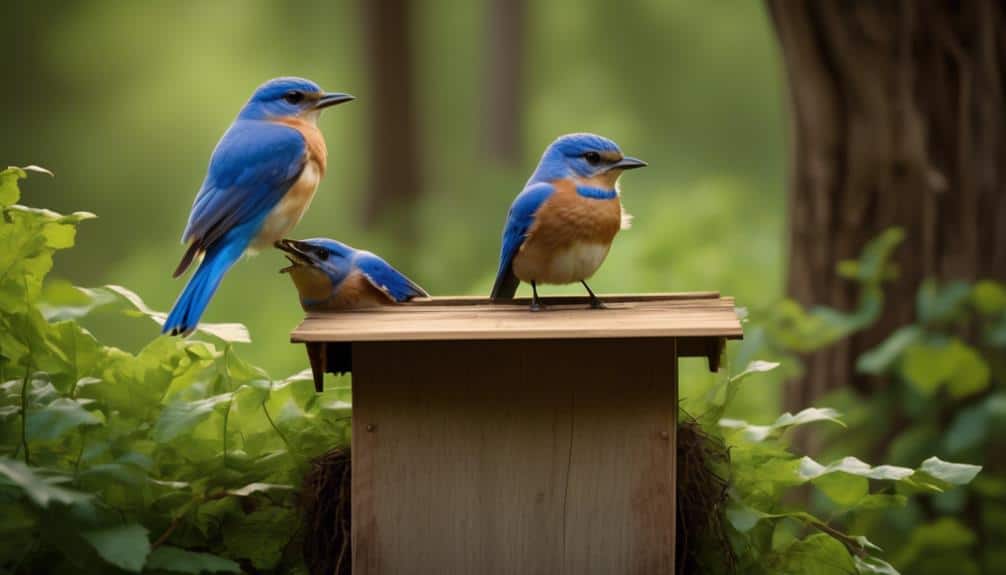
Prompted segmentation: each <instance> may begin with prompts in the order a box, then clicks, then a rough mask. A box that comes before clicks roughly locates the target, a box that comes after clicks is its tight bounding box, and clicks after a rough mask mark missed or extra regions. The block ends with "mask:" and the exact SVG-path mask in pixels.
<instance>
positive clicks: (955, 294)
mask: <svg viewBox="0 0 1006 575" xmlns="http://www.w3.org/2000/svg"><path fill="white" fill-rule="evenodd" d="M970 299H971V286H970V285H969V284H967V283H965V282H961V281H953V282H948V283H946V284H944V285H942V286H941V285H939V284H938V283H937V282H936V281H935V280H932V279H928V280H926V281H924V282H922V286H920V287H919V292H918V295H917V297H916V311H917V313H918V316H919V321H920V322H921V323H924V324H927V325H946V324H950V323H953V322H955V321H957V320H959V319H961V318H962V317H963V316H964V312H965V309H966V305H967V303H968V300H970Z"/></svg>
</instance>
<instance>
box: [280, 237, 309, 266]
mask: <svg viewBox="0 0 1006 575" xmlns="http://www.w3.org/2000/svg"><path fill="white" fill-rule="evenodd" d="M273 245H274V246H275V247H276V249H278V250H279V251H281V252H283V254H284V255H285V256H286V259H288V260H290V264H291V265H289V266H287V267H285V268H283V269H281V270H279V273H281V274H283V273H287V272H289V271H290V270H292V269H293V268H295V267H297V266H306V265H311V256H310V255H309V254H308V252H307V251H306V250H305V249H304V247H303V243H302V242H298V241H297V240H287V239H283V240H280V241H278V242H276V243H275V244H273Z"/></svg>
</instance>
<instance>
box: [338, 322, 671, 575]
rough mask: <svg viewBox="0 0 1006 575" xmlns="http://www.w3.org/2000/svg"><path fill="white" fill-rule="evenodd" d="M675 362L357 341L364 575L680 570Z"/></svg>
mask: <svg viewBox="0 0 1006 575" xmlns="http://www.w3.org/2000/svg"><path fill="white" fill-rule="evenodd" d="M613 357H617V358H619V361H618V362H615V361H611V358H613ZM674 357H675V349H674V342H673V340H663V341H658V340H646V341H634V340H592V341H503V342H494V343H493V344H492V345H486V344H484V343H482V342H477V341H474V342H473V341H469V342H406V343H381V342H374V343H359V344H355V345H354V346H353V364H354V369H355V373H354V377H353V404H354V408H353V430H354V431H353V457H354V460H353V521H354V524H353V561H354V564H353V565H354V573H357V574H386V573H414V574H423V573H430V574H433V573H436V574H452V573H456V574H466V575H467V574H470V573H479V574H488V575H494V574H508V573H513V574H518V573H519V574H525V573H532V574H533V573H538V574H542V575H551V574H556V573H569V574H590V573H598V574H609V573H612V574H618V573H639V574H648V573H661V574H663V573H673V568H674V565H673V562H674V559H673V558H674V517H675V508H674V505H675V502H674V496H675V493H674V444H675V443H674V442H675V436H674V431H675V416H676V410H677V393H676V360H675V359H674Z"/></svg>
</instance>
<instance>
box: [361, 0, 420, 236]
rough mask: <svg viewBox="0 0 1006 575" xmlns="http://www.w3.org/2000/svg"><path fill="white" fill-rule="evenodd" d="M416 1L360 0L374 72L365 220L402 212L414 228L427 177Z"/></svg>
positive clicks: (407, 230) (402, 229) (408, 230)
mask: <svg viewBox="0 0 1006 575" xmlns="http://www.w3.org/2000/svg"><path fill="white" fill-rule="evenodd" d="M412 5H413V3H412V2H410V1H409V0H362V1H361V2H360V9H361V11H362V14H363V23H364V37H365V42H366V45H365V50H364V52H365V54H366V58H367V71H368V72H369V74H370V98H369V99H370V102H369V103H368V104H369V105H368V106H367V109H368V110H369V126H370V127H369V130H368V132H369V136H370V178H369V186H368V193H367V195H366V199H365V203H364V206H363V217H364V222H365V223H366V224H367V225H374V224H376V223H378V221H380V220H384V219H387V218H389V217H390V218H398V219H401V220H404V221H396V224H399V225H396V226H395V229H396V230H398V231H399V233H400V234H401V235H403V236H405V238H406V239H407V238H409V237H411V235H412V233H413V229H412V227H413V225H412V224H413V222H412V221H411V218H410V217H409V214H410V213H411V210H410V209H409V208H410V207H411V206H412V204H413V203H414V201H415V199H416V198H418V197H419V196H420V195H421V192H422V188H423V178H422V171H421V169H420V166H421V158H420V155H421V150H420V147H419V131H418V128H417V122H416V108H415V104H416V100H415V97H414V94H415V90H414V85H413V77H412V76H413V70H414V68H415V66H414V61H413V57H412V54H413V51H414V50H413V47H412V44H413V42H412V34H411V29H410V25H411V22H412V18H411V15H412Z"/></svg>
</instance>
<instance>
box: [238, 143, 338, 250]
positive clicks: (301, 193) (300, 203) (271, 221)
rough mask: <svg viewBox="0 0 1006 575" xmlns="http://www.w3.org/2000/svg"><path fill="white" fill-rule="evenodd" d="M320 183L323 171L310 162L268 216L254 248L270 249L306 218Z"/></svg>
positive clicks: (254, 243)
mask: <svg viewBox="0 0 1006 575" xmlns="http://www.w3.org/2000/svg"><path fill="white" fill-rule="evenodd" d="M320 181H321V170H320V169H319V168H318V164H317V163H315V162H313V161H309V162H308V163H307V165H306V166H304V170H303V171H302V172H301V173H300V177H299V178H297V181H296V182H294V183H293V185H292V186H290V189H289V190H288V191H287V193H286V194H285V195H284V196H283V199H281V200H280V201H279V203H277V204H276V207H274V208H273V209H272V211H271V212H269V215H268V216H266V219H265V222H264V223H263V224H262V229H261V230H260V231H259V233H258V236H256V238H255V241H254V242H252V248H254V249H264V248H268V247H270V246H272V244H274V243H276V242H277V241H279V240H281V239H283V237H284V236H286V234H287V232H289V231H290V230H291V229H293V227H294V226H296V225H297V223H298V222H300V218H301V217H303V216H304V212H306V211H307V208H308V207H309V206H310V205H311V200H312V199H314V192H315V190H317V189H318V182H320Z"/></svg>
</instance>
